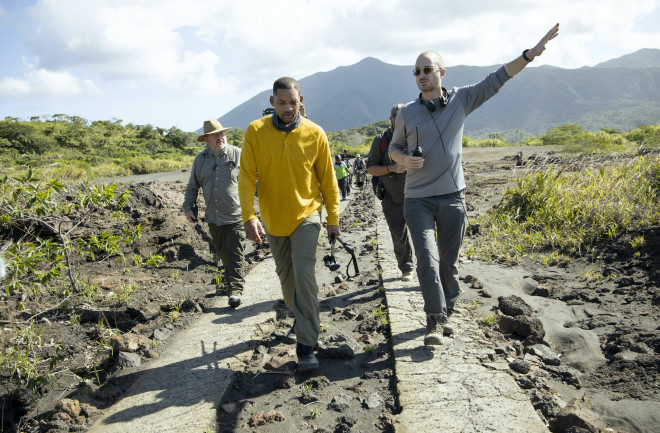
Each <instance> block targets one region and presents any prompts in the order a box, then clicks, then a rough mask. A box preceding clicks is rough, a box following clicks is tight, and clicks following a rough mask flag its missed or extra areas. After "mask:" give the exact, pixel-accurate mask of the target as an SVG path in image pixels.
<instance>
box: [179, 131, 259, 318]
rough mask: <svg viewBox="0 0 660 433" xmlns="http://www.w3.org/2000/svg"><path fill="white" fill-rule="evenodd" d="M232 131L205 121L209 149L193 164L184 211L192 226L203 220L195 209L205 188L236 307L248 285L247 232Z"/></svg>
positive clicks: (215, 240) (238, 155) (226, 282)
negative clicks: (228, 133) (230, 139)
mask: <svg viewBox="0 0 660 433" xmlns="http://www.w3.org/2000/svg"><path fill="white" fill-rule="evenodd" d="M228 129H229V128H226V127H223V126H222V124H221V123H220V122H218V121H217V120H216V119H211V120H207V121H205V122H204V129H203V131H204V133H203V134H202V135H200V136H199V137H197V141H200V142H205V143H206V145H207V148H206V149H204V150H203V151H202V152H200V153H199V154H198V155H197V156H196V157H195V160H194V161H193V165H192V170H191V172H190V180H189V181H188V187H187V188H186V195H185V198H184V201H183V211H184V212H185V213H186V218H187V219H188V221H190V222H191V223H193V224H196V223H197V222H198V221H199V220H198V218H197V215H196V212H194V211H193V208H195V207H196V206H195V205H196V203H197V194H198V192H199V188H200V187H201V188H202V192H203V195H204V203H205V204H206V211H205V212H204V216H205V218H206V222H207V223H208V225H209V231H210V232H211V238H212V239H213V244H214V245H215V248H216V250H217V251H218V254H219V255H220V259H221V260H222V265H223V266H224V269H225V272H224V277H223V282H224V286H225V287H226V289H227V294H228V295H229V305H230V306H231V307H233V308H236V307H238V306H239V305H240V304H241V294H242V293H243V285H244V283H245V272H246V264H245V254H244V253H245V231H244V229H243V220H242V218H241V206H240V202H239V199H238V172H239V168H240V160H241V149H239V148H238V147H235V146H232V145H230V144H227V136H226V135H225V132H226V131H227V130H228Z"/></svg>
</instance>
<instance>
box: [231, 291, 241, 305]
mask: <svg viewBox="0 0 660 433" xmlns="http://www.w3.org/2000/svg"><path fill="white" fill-rule="evenodd" d="M239 305H241V292H239V291H238V290H232V291H230V292H229V306H230V307H232V308H236V307H238V306H239Z"/></svg>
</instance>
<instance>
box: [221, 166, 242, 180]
mask: <svg viewBox="0 0 660 433" xmlns="http://www.w3.org/2000/svg"><path fill="white" fill-rule="evenodd" d="M225 168H226V169H225V170H223V177H224V178H225V179H228V180H229V181H230V182H231V183H232V184H235V183H238V172H239V171H240V166H239V165H238V164H237V163H236V162H234V161H226V162H225Z"/></svg>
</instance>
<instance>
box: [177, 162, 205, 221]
mask: <svg viewBox="0 0 660 433" xmlns="http://www.w3.org/2000/svg"><path fill="white" fill-rule="evenodd" d="M199 160H200V158H199V156H198V157H196V158H195V159H194V160H193V165H192V169H191V170H190V179H188V186H186V193H185V195H184V197H183V206H182V207H183V212H184V213H188V212H190V211H191V210H192V207H193V206H194V205H195V203H197V194H198V193H199V188H200V186H201V185H200V184H199V179H197V176H196V174H195V173H197V166H198V165H199Z"/></svg>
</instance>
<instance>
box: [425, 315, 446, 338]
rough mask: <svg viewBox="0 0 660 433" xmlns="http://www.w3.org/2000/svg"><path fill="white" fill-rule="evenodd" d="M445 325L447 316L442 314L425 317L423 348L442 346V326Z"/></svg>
mask: <svg viewBox="0 0 660 433" xmlns="http://www.w3.org/2000/svg"><path fill="white" fill-rule="evenodd" d="M445 323H447V316H445V315H444V314H427V315H426V335H425V336H424V345H425V346H437V345H440V344H442V334H443V333H444V329H443V327H444V324H445Z"/></svg>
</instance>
